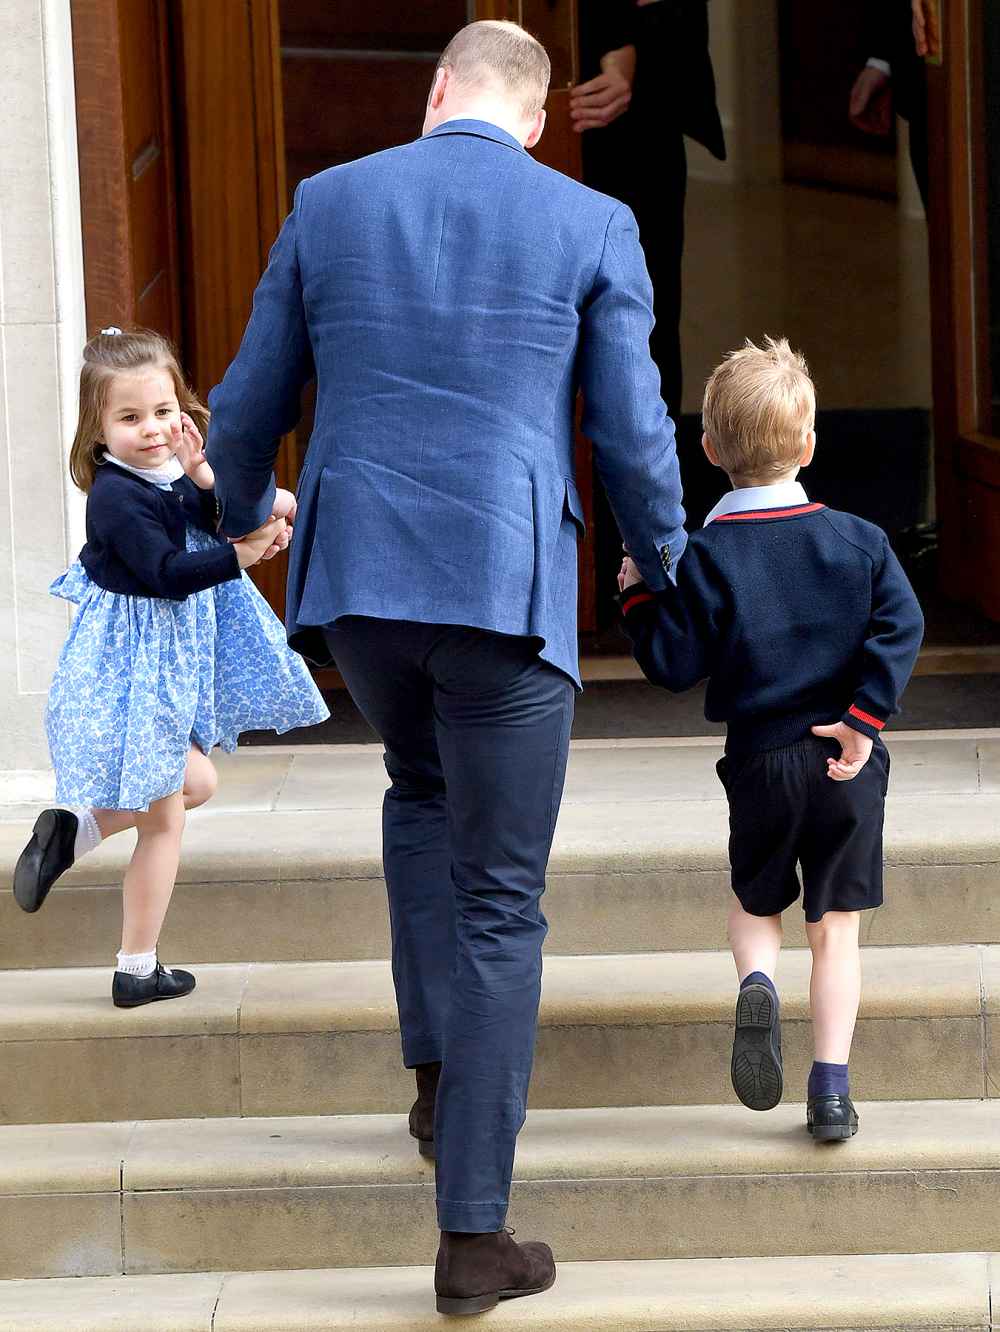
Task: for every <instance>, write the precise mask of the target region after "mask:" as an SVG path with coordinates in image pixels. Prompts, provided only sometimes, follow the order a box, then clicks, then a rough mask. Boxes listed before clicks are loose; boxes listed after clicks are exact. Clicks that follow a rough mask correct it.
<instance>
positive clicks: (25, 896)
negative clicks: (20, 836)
mask: <svg viewBox="0 0 1000 1332" xmlns="http://www.w3.org/2000/svg"><path fill="white" fill-rule="evenodd" d="M78 827H79V820H78V819H77V817H76V815H75V814H74V813H72V811H71V810H68V809H43V810H42V812H41V814H39V816H38V818H37V819H36V820H35V827H34V829H33V831H32V834H31V840H30V841H29V843H28V845H27V846H26V847H25V848H24V850H23V851H22V852H21V854H20V856H18V859H17V865H16V866H15V867H14V899H15V901H16V902H17V905H18V906H19V907H20V908H21V910H22V911H37V910H38V908H39V907H40V906H41V905H42V903H43V902H44V901H45V899H46V898H47V897H48V895H49V889H50V888H51V887H52V885H53V884H54V883H55V881H56V879H58V878H59V876H60V874H65V873H66V871H67V870H68V869H69V867H70V865H72V863H73V861H74V860H75V859H76V854H75V850H76V831H77V828H78Z"/></svg>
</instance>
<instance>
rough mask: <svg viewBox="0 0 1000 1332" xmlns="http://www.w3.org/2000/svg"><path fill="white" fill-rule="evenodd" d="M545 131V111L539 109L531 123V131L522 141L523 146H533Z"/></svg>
mask: <svg viewBox="0 0 1000 1332" xmlns="http://www.w3.org/2000/svg"><path fill="white" fill-rule="evenodd" d="M544 132H545V112H544V111H539V113H538V115H537V116H536V117H535V119H534V121H533V122H532V125H531V133H530V134H529V135H528V137H527V138H526V139H525V141H524V146H525V148H534V146H535V144H536V143H537V142H538V140H539V139H540V138H541V137H542V134H543V133H544Z"/></svg>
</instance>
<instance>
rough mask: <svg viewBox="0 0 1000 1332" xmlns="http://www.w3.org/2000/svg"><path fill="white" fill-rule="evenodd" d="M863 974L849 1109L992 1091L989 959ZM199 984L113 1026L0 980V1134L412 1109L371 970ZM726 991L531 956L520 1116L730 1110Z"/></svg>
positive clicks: (380, 982)
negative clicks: (45, 1127)
mask: <svg viewBox="0 0 1000 1332" xmlns="http://www.w3.org/2000/svg"><path fill="white" fill-rule="evenodd" d="M809 965H810V959H809V955H808V953H807V952H805V951H802V950H794V949H789V950H786V952H785V954H784V956H783V959H782V962H781V968H780V971H779V976H778V981H779V985H780V987H781V991H782V995H783V1003H784V1029H783V1035H784V1045H785V1054H786V1064H785V1067H786V1086H787V1088H788V1093H789V1095H790V1096H791V1095H795V1094H796V1091H797V1090H798V1089H803V1088H804V1086H805V1079H806V1075H807V1072H808V1067H809V1063H810V1060H811V1032H810V1027H809V1023H808V1020H807V1019H808V977H809ZM864 968H865V996H864V1001H863V1007H862V1013H861V1018H860V1020H859V1023H858V1029H857V1037H856V1040H855V1046H854V1055H853V1058H852V1072H853V1075H854V1078H855V1085H856V1087H857V1090H858V1093H859V1094H860V1095H863V1096H864V1097H865V1099H867V1100H910V1099H923V1098H942V1097H946V1098H950V1097H956V1098H968V1097H971V1098H977V1097H982V1096H991V1095H996V1092H997V1088H998V1086H1000V1064H998V1058H1000V1054H998V1052H1000V947H997V946H982V945H970V946H954V947H948V948H921V947H908V948H867V949H865V950H864ZM198 980H199V984H198V989H197V990H196V991H195V992H194V994H192V995H190V996H189V997H187V998H185V999H181V1000H176V1001H173V1002H171V1003H165V1004H154V1005H150V1006H148V1007H146V1008H140V1009H135V1010H130V1011H121V1010H118V1009H115V1008H113V1007H112V1005H111V1002H110V997H109V989H110V972H109V971H108V970H106V969H77V970H73V969H65V970H55V971H7V972H2V973H0V1067H2V1069H3V1078H2V1081H0V1122H2V1123H54V1122H65V1121H76V1120H103V1119H107V1118H108V1117H109V1113H110V1114H112V1115H114V1116H115V1117H117V1118H122V1119H132V1118H136V1119H140V1118H141V1119H173V1118H176V1117H178V1116H212V1117H214V1116H230V1115H244V1116H250V1115H289V1114H290V1115H296V1114H355V1113H363V1114H367V1113H381V1112H383V1111H389V1112H395V1111H398V1110H402V1109H403V1108H405V1107H406V1106H407V1105H408V1104H409V1102H410V1100H412V1095H413V1083H412V1075H408V1074H406V1073H405V1072H404V1071H403V1069H402V1068H401V1066H400V1053H399V1037H398V1031H397V1021H396V1012H395V1003H394V998H393V991H392V982H391V976H390V971H389V965H388V963H385V962H305V963H280V964H270V963H260V964H241V965H214V966H206V967H201V968H199V969H198ZM734 991H735V976H734V971H733V964H732V960H731V958H729V957H728V956H727V955H726V954H723V953H649V954H629V955H626V956H616V955H607V956H597V957H553V958H550V959H549V960H548V963H547V966H546V973H545V987H544V995H543V1000H542V1011H541V1026H540V1030H539V1035H538V1057H537V1060H536V1064H535V1074H534V1078H533V1082H532V1104H533V1105H534V1106H536V1107H539V1108H546V1107H555V1108H559V1107H572V1106H580V1107H586V1106H592V1105H647V1104H652V1105H656V1104H687V1105H696V1104H705V1103H714V1102H729V1101H732V1100H733V1099H734V1097H733V1093H732V1090H731V1087H730V1083H729V1060H730V1041H731V1027H732V1018H733V997H734ZM798 1094H801V1091H798Z"/></svg>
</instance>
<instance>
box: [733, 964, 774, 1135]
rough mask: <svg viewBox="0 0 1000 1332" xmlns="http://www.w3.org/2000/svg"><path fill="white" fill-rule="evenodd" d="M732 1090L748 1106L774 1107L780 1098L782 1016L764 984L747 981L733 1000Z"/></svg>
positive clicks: (753, 1108) (756, 1107) (771, 992)
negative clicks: (734, 1026) (734, 1025)
mask: <svg viewBox="0 0 1000 1332" xmlns="http://www.w3.org/2000/svg"><path fill="white" fill-rule="evenodd" d="M732 1078H733V1090H734V1091H735V1092H736V1095H737V1096H738V1097H739V1098H740V1100H741V1101H742V1102H743V1104H744V1105H745V1106H747V1108H748V1109H750V1110H773V1109H774V1107H775V1106H776V1105H777V1104H778V1102H779V1101H780V1100H781V1093H782V1090H783V1087H784V1076H783V1073H782V1069H781V1018H780V1016H779V1004H778V997H777V995H776V994H775V993H774V991H773V990H771V989H770V988H769V987H768V986H766V985H756V984H754V985H746V986H744V988H743V989H742V990H740V993H739V997H738V998H737V1000H736V1032H735V1034H734V1036H733V1061H732Z"/></svg>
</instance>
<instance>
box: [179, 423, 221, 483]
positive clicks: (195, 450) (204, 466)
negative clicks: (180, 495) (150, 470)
mask: <svg viewBox="0 0 1000 1332" xmlns="http://www.w3.org/2000/svg"><path fill="white" fill-rule="evenodd" d="M170 445H171V448H172V449H173V451H174V454H175V456H176V458H177V461H178V462H179V463H180V465H181V466H182V467H183V468H184V471H185V473H186V474H187V475H188V476H189V477H190V478H191V480H192V481H193V482H194V483H195V485H196V486H197V487H198V489H199V490H211V489H212V487H213V486H214V485H215V473H214V472H213V471H212V469H211V467H209V465H208V462H207V461H206V459H205V441H204V440H203V439H202V437H201V431H200V430H199V429H198V427H197V426H196V425H195V423H194V421H193V420H192V419H191V417H190V416H188V414H187V412H181V419H180V421H171V422H170Z"/></svg>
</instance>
